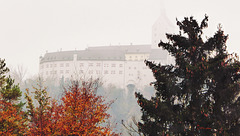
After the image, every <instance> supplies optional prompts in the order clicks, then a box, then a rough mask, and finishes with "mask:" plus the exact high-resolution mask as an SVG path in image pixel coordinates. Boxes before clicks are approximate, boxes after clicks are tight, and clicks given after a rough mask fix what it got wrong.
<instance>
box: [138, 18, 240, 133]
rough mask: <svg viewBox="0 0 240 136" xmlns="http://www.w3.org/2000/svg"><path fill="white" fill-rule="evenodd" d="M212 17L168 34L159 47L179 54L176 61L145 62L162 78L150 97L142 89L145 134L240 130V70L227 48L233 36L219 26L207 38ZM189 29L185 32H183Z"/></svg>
mask: <svg viewBox="0 0 240 136" xmlns="http://www.w3.org/2000/svg"><path fill="white" fill-rule="evenodd" d="M207 21H208V17H207V16H205V18H204V19H203V20H202V22H201V23H200V24H198V22H197V21H196V20H195V19H194V18H193V17H190V18H187V17H186V18H184V20H183V21H181V22H180V21H177V25H178V26H179V28H180V34H166V36H167V38H168V40H169V42H162V41H161V42H160V43H159V47H162V48H163V49H165V50H167V51H168V52H169V53H170V54H171V55H172V56H173V57H175V64H172V65H161V64H155V63H154V62H150V61H145V63H146V65H147V66H149V68H150V69H151V70H152V72H153V75H154V77H155V79H156V81H155V82H152V84H153V85H154V87H155V89H156V94H155V96H154V97H152V98H151V99H150V100H148V99H146V98H144V96H143V95H142V94H140V93H136V97H137V99H138V104H139V105H140V106H141V111H142V114H143V115H142V118H141V121H140V122H138V130H139V132H141V133H143V134H144V135H151V136H153V135H154V136H157V135H181V136H182V135H213V134H216V135H238V134H240V132H239V130H240V98H239V97H238V95H239V92H240V90H239V77H240V75H239V71H240V62H239V61H238V58H237V56H234V54H229V53H228V52H227V50H226V41H227V38H228V36H226V35H224V32H223V30H222V28H221V27H220V26H219V28H218V30H217V32H216V33H215V34H214V36H213V37H210V38H207V39H206V41H204V40H203V39H202V36H203V29H204V28H206V27H207V26H208V24H207ZM182 33H183V34H182Z"/></svg>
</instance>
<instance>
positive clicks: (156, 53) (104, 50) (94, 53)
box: [40, 45, 167, 63]
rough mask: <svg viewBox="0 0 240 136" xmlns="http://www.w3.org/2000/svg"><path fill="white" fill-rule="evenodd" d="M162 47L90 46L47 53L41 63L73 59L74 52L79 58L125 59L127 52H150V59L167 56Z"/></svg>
mask: <svg viewBox="0 0 240 136" xmlns="http://www.w3.org/2000/svg"><path fill="white" fill-rule="evenodd" d="M161 52H162V51H161V49H151V45H125V46H100V47H89V48H87V49H86V50H75V51H60V52H52V53H46V54H45V55H44V57H43V58H41V60H40V63H43V62H51V61H73V56H74V54H77V60H113V61H123V60H125V54H128V53H130V54H131V53H134V54H138V53H149V54H150V59H151V60H154V59H157V58H159V57H160V58H162V57H166V56H167V55H166V53H161Z"/></svg>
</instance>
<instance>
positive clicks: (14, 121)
mask: <svg viewBox="0 0 240 136" xmlns="http://www.w3.org/2000/svg"><path fill="white" fill-rule="evenodd" d="M22 116H23V113H22V112H20V113H18V111H17V109H16V107H15V106H13V105H12V104H11V103H9V102H6V101H3V100H0V135H22V134H24V133H25V131H26V124H25V122H26V120H25V119H23V118H22Z"/></svg>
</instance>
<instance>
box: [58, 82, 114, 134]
mask: <svg viewBox="0 0 240 136" xmlns="http://www.w3.org/2000/svg"><path fill="white" fill-rule="evenodd" d="M62 101H63V105H62V117H61V119H60V122H59V123H60V125H61V128H60V130H61V133H62V134H64V135H88V136H89V135H94V136H95V135H97V136H99V135H100V136H101V135H104V136H105V135H114V134H113V133H112V132H111V129H110V127H109V126H104V125H103V124H104V123H105V124H106V123H107V122H106V121H107V119H108V118H109V114H107V113H106V111H107V110H108V108H109V106H110V103H105V101H104V99H103V97H101V96H96V94H95V93H94V90H93V89H91V88H90V87H87V86H84V85H83V86H80V84H79V82H73V84H72V86H71V87H70V88H69V91H66V92H65V96H64V97H62Z"/></svg>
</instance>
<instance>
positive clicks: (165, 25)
mask: <svg viewBox="0 0 240 136" xmlns="http://www.w3.org/2000/svg"><path fill="white" fill-rule="evenodd" d="M159 7H160V16H159V17H158V19H157V20H156V22H155V23H154V24H153V26H152V48H158V43H159V42H160V40H166V33H170V32H171V33H172V32H173V31H174V26H173V24H172V22H171V21H170V20H169V18H168V17H167V13H166V9H165V4H164V0H161V1H160V5H159Z"/></svg>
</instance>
